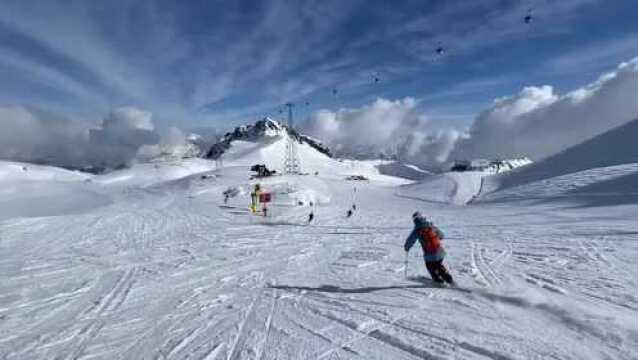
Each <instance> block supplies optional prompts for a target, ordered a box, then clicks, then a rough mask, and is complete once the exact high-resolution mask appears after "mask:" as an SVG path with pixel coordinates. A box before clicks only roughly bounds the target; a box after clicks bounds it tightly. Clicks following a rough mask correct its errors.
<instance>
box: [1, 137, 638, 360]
mask: <svg viewBox="0 0 638 360" xmlns="http://www.w3.org/2000/svg"><path fill="white" fill-rule="evenodd" d="M245 150H246V149H245ZM258 151H259V152H255V149H252V150H247V151H245V152H244V154H243V155H242V156H239V155H238V156H237V157H236V158H234V159H232V158H231V156H230V155H229V157H228V158H227V159H225V163H226V165H227V166H226V167H225V168H224V169H223V170H221V171H215V170H211V169H212V167H214V162H207V161H203V160H192V161H184V162H180V163H156V164H150V165H149V164H145V165H139V166H136V167H134V168H132V169H127V170H121V171H119V172H116V173H112V174H108V175H103V176H86V175H82V174H77V173H72V172H66V171H64V170H60V169H55V168H47V167H37V168H36V167H34V166H30V165H29V166H28V169H27V170H26V171H25V170H23V169H22V166H23V164H17V163H7V162H2V163H0V185H2V193H1V194H2V199H1V200H0V210H1V212H0V214H1V215H2V216H1V218H0V358H2V359H209V360H210V359H226V360H228V359H366V360H368V359H546V358H548V359H578V360H581V359H636V358H638V315H637V314H638V281H637V280H636V278H637V276H638V268H637V267H636V265H635V261H636V259H637V256H638V227H637V226H636V221H635V219H636V217H637V216H638V201H617V202H613V203H609V202H604V203H594V204H592V203H582V202H581V201H580V197H579V196H580V195H578V194H575V195H573V196H571V195H570V194H572V193H570V192H569V191H563V190H562V188H561V186H562V185H561V184H565V182H561V181H559V180H555V181H549V180H547V182H546V183H544V184H543V185H542V186H540V187H539V188H542V189H543V190H544V191H546V192H547V194H549V195H548V196H547V197H546V198H545V200H546V201H531V200H532V196H530V195H529V193H525V192H524V191H522V190H521V188H519V190H516V191H517V192H516V193H515V195H516V196H517V197H518V198H516V199H512V197H511V196H512V194H510V195H507V196H506V195H503V197H502V198H497V197H494V198H491V199H490V198H486V199H485V201H479V202H475V203H473V204H472V205H470V206H459V205H457V204H455V202H456V201H448V200H450V199H463V200H465V199H467V196H466V195H462V196H461V195H455V196H452V197H451V198H450V194H452V193H454V194H471V195H472V196H473V195H475V193H476V184H477V179H476V178H475V176H474V175H473V174H472V173H459V174H456V175H454V176H455V178H446V179H442V178H440V176H439V177H438V178H436V179H437V180H431V181H428V180H425V181H423V182H421V183H418V184H414V185H408V186H401V187H399V186H400V185H405V183H406V182H405V181H404V180H401V179H396V178H391V177H388V176H383V175H380V174H378V171H377V170H376V168H375V164H374V163H359V162H343V163H340V162H338V161H335V160H331V159H329V158H325V159H324V158H320V157H317V158H315V160H307V161H306V162H305V164H306V166H307V167H308V170H309V171H312V170H314V169H317V171H319V172H320V173H319V175H318V176H315V175H314V174H313V173H311V174H312V175H306V176H290V177H285V176H277V177H273V178H270V179H268V180H266V181H264V182H263V186H264V187H265V188H267V189H271V190H273V191H275V192H281V193H283V192H284V190H285V189H290V193H288V194H285V195H282V194H279V193H278V194H277V195H276V197H275V198H276V199H277V200H278V201H280V200H281V201H280V203H279V205H277V206H275V207H274V208H273V217H270V218H263V217H254V216H252V215H249V213H248V203H249V195H248V190H249V189H250V186H251V184H253V183H254V181H251V180H249V179H248V175H249V172H248V168H247V166H248V165H250V164H252V163H253V162H254V161H257V160H263V159H264V158H259V156H260V155H259V154H262V155H263V154H265V153H264V148H263V147H258ZM267 151H268V150H266V152H267ZM301 152H303V149H302V150H301ZM244 156H252V158H251V159H249V160H246V158H244ZM263 156H264V157H267V156H271V155H268V154H267V153H266V155H263ZM302 156H304V155H303V153H302ZM242 159H243V160H242ZM306 159H313V158H312V157H310V156H307V157H306ZM304 160H305V159H304ZM234 161H235V162H234ZM241 161H247V163H243V164H242V163H241ZM211 163H212V164H213V165H212V167H211V165H210V164H211ZM613 170H614V171H613V176H612V175H610V176H612V177H611V178H610V177H598V175H600V173H598V174H596V173H595V172H596V171H599V172H604V171H607V170H604V169H601V170H596V169H593V170H589V173H587V174H580V175H578V174H576V175H571V176H572V179H570V180H567V181H568V182H570V183H573V182H574V181H575V178H574V177H577V178H579V179H585V178H586V179H588V181H589V182H588V183H587V184H586V185H584V186H586V187H587V189H594V190H596V186H599V187H604V188H609V185H608V184H609V183H608V181H620V180H618V179H630V181H628V182H626V183H628V184H631V183H632V181H631V179H635V174H636V171H637V169H636V168H635V166H632V165H625V166H623V167H616V168H614V169H613ZM349 173H352V174H354V173H357V174H362V175H365V176H366V177H369V178H370V179H371V180H370V181H357V182H354V181H346V180H345V179H344V177H345V175H347V174H349ZM592 174H593V175H596V176H593V175H592ZM202 175H211V176H204V177H203V176H202ZM581 175H582V176H581ZM585 175H586V176H585ZM450 179H452V180H454V181H452V180H450ZM478 183H480V177H479V178H478ZM634 183H635V182H634ZM532 184H534V183H532ZM611 184H614V183H613V182H612V183H611ZM530 186H531V185H530ZM229 187H240V188H241V189H242V191H240V192H239V195H238V196H236V197H234V198H231V199H229V201H228V203H227V204H224V201H223V196H222V192H223V191H224V190H226V189H228V188H229ZM355 187H356V192H355V191H354V188H355ZM459 187H460V188H459ZM456 188H458V189H456ZM60 189H62V190H60ZM451 189H456V191H451ZM619 189H620V190H619V191H621V192H622V191H627V188H626V187H620V188H619ZM552 191H554V192H559V193H560V194H563V195H564V196H561V197H560V199H559V200H560V201H556V199H555V198H554V197H553V195H552V194H553V193H552ZM534 193H536V192H534ZM424 194H425V195H424ZM437 194H439V195H437ZM497 194H498V193H495V194H493V196H496V195H497ZM502 194H505V193H502ZM437 196H438V197H437ZM283 199H287V200H290V199H293V200H299V199H302V200H303V204H304V205H302V206H295V205H294V201H293V202H292V203H293V204H292V205H291V204H290V203H289V202H285V201H284V200H283ZM439 200H443V201H439ZM528 200H530V201H528ZM309 201H313V204H314V213H315V220H314V222H313V223H311V224H307V217H308V214H309V213H310V211H311V210H313V207H311V206H310V205H309ZM353 202H354V203H356V205H357V210H356V211H355V213H354V215H353V216H352V217H351V218H346V216H345V214H346V211H347V210H348V209H349V208H350V207H351V205H352V203H353ZM450 202H451V203H450ZM18 204H24V206H22V208H21V209H19V206H18ZM594 205H596V206H594ZM417 209H418V210H421V211H422V212H423V213H424V214H425V215H426V216H428V217H430V218H431V219H432V220H433V221H434V222H435V223H436V224H437V225H439V226H440V227H441V228H442V229H443V231H445V233H446V235H447V237H446V239H445V246H446V247H447V252H448V258H447V260H446V262H447V264H448V265H449V267H450V268H451V272H452V274H453V275H454V276H455V277H456V280H457V281H458V283H459V284H460V287H459V288H458V289H451V288H437V287H435V286H434V285H433V284H432V283H431V282H430V281H429V280H428V277H427V275H426V271H425V267H424V266H423V263H422V260H421V254H420V250H419V249H417V248H414V249H413V251H412V252H411V253H410V256H409V263H408V269H407V272H408V278H407V279H406V278H404V251H403V241H404V239H405V237H406V236H407V235H408V233H409V231H410V230H411V219H410V215H411V214H412V212H413V211H415V210H417Z"/></svg>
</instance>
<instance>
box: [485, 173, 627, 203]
mask: <svg viewBox="0 0 638 360" xmlns="http://www.w3.org/2000/svg"><path fill="white" fill-rule="evenodd" d="M480 200H481V201H482V202H512V201H513V202H520V201H543V202H544V201H563V202H569V203H573V204H576V205H580V206H609V205H622V204H631V203H634V204H636V203H638V163H636V164H628V165H617V166H609V167H602V168H595V169H588V170H584V171H579V172H575V173H570V174H566V175H560V176H555V177H551V178H548V179H543V180H539V181H534V182H531V183H527V184H524V185H520V186H515V187H511V188H507V189H504V190H501V191H498V192H494V193H491V194H488V195H486V196H483V197H481V199H480Z"/></svg>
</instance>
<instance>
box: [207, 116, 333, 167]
mask: <svg viewBox="0 0 638 360" xmlns="http://www.w3.org/2000/svg"><path fill="white" fill-rule="evenodd" d="M283 136H289V137H291V138H292V139H294V140H295V141H297V142H299V143H302V144H303V143H306V144H308V145H310V146H311V147H312V148H314V149H315V150H317V151H319V152H320V153H322V154H325V155H327V156H329V157H332V153H331V152H330V149H328V147H326V146H325V145H323V144H322V143H321V142H320V141H319V140H316V139H314V138H312V137H310V136H306V135H303V134H300V133H298V132H297V131H296V130H294V129H290V128H288V126H287V125H284V124H282V123H280V122H279V121H277V120H274V119H272V118H270V117H265V118H263V119H261V120H258V121H257V122H255V123H254V124H249V125H241V126H238V127H236V128H235V129H234V130H233V131H230V132H228V133H226V134H225V135H224V137H223V138H222V139H221V140H220V141H219V142H218V143H216V144H214V145H213V146H212V147H211V148H210V150H209V151H208V153H207V154H206V158H209V159H217V158H219V157H220V156H221V155H222V154H223V153H225V152H226V150H228V149H229V148H230V146H231V144H232V142H233V141H235V140H242V141H249V142H258V141H262V140H265V139H270V138H274V137H283Z"/></svg>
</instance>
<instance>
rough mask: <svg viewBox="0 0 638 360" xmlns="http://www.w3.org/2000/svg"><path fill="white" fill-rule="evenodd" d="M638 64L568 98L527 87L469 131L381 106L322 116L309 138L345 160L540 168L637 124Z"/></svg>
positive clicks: (398, 105)
mask: <svg viewBox="0 0 638 360" xmlns="http://www.w3.org/2000/svg"><path fill="white" fill-rule="evenodd" d="M636 94H638V58H635V59H633V60H631V61H629V62H626V63H622V64H620V65H619V66H618V67H617V68H616V69H615V70H614V71H613V72H610V73H607V74H604V75H602V76H601V77H600V78H599V79H598V80H596V81H595V82H593V83H591V84H589V85H587V86H584V87H582V88H579V89H577V90H575V91H572V92H569V93H567V94H564V95H560V94H557V93H556V91H555V90H554V88H553V87H551V86H547V85H546V86H539V87H535V86H530V87H525V88H524V89H523V90H521V91H520V92H519V93H518V94H516V95H514V96H511V97H505V98H501V99H497V100H495V101H494V104H493V105H492V106H491V107H489V108H488V109H486V110H484V111H482V112H481V113H479V115H478V116H477V117H476V118H475V120H474V122H473V123H472V125H471V126H470V127H469V129H467V130H465V131H459V130H454V129H449V130H439V131H434V132H433V131H432V130H431V129H430V127H429V126H428V124H429V122H428V118H427V117H426V116H425V115H422V114H419V113H417V111H416V109H415V108H416V104H417V101H416V100H414V99H411V98H407V99H403V100H396V101H391V100H386V99H377V100H376V101H375V102H373V103H372V104H370V105H368V106H364V107H361V108H359V109H342V110H339V111H337V112H331V111H327V110H323V111H320V112H318V113H317V114H316V115H315V116H314V118H313V119H312V120H311V121H310V122H309V124H308V126H307V129H306V131H308V132H310V133H311V134H312V135H314V136H316V137H318V138H319V139H322V140H323V141H325V142H326V143H327V144H328V145H330V146H331V147H332V148H333V150H334V151H335V153H336V154H337V155H338V156H345V157H348V156H351V157H359V158H374V157H378V155H379V154H387V155H391V156H394V157H397V158H399V159H400V160H401V161H404V162H410V163H414V164H417V165H420V166H422V167H424V168H427V169H433V170H436V169H444V168H446V167H447V166H448V165H449V164H450V162H451V161H452V160H456V159H477V158H486V159H497V158H514V157H523V156H526V157H530V158H532V159H534V160H539V159H542V158H545V157H547V156H550V155H553V154H556V153H558V152H560V151H562V150H564V149H566V148H568V147H570V146H573V145H576V144H578V143H581V142H583V141H585V140H588V139H590V138H592V137H594V136H596V135H599V134H601V133H603V132H605V131H607V130H610V129H612V128H615V127H617V126H620V125H622V124H624V123H626V122H628V121H631V120H633V119H636V118H638V101H636V100H637V98H636Z"/></svg>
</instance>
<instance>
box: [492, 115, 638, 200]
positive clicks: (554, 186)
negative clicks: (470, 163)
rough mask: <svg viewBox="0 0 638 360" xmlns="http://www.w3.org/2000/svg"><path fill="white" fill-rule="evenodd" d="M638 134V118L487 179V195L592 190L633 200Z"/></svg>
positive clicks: (637, 185)
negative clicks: (529, 163) (530, 163)
mask: <svg viewBox="0 0 638 360" xmlns="http://www.w3.org/2000/svg"><path fill="white" fill-rule="evenodd" d="M637 138H638V119H637V120H634V121H631V122H629V123H627V124H625V125H622V126H620V127H618V128H615V129H612V130H610V131H608V132H606V133H603V134H601V135H598V136H596V137H594V138H592V139H590V140H587V141H585V142H583V143H581V144H578V145H575V146H573V147H571V148H568V149H567V150H565V151H562V152H560V153H559V154H556V155H554V156H551V157H549V158H547V159H545V160H542V161H539V162H537V163H535V164H532V165H529V166H525V167H522V168H520V169H516V170H514V171H511V172H509V173H507V174H502V175H498V176H494V177H490V178H486V181H485V184H484V189H483V194H490V193H493V194H492V195H489V196H487V197H486V199H491V200H495V199H505V198H545V199H549V198H561V199H565V198H572V197H579V198H583V197H584V196H587V195H588V194H589V195H591V196H594V195H595V196H596V197H598V198H600V197H603V196H623V197H624V198H625V200H627V199H628V197H627V196H630V195H631V196H633V195H634V194H636V193H638V183H636V182H635V178H636V173H637V172H638V167H637V166H636V164H638V146H636V139H637ZM623 194H624V195H623ZM636 201H638V199H636ZM625 202H626V201H625Z"/></svg>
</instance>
